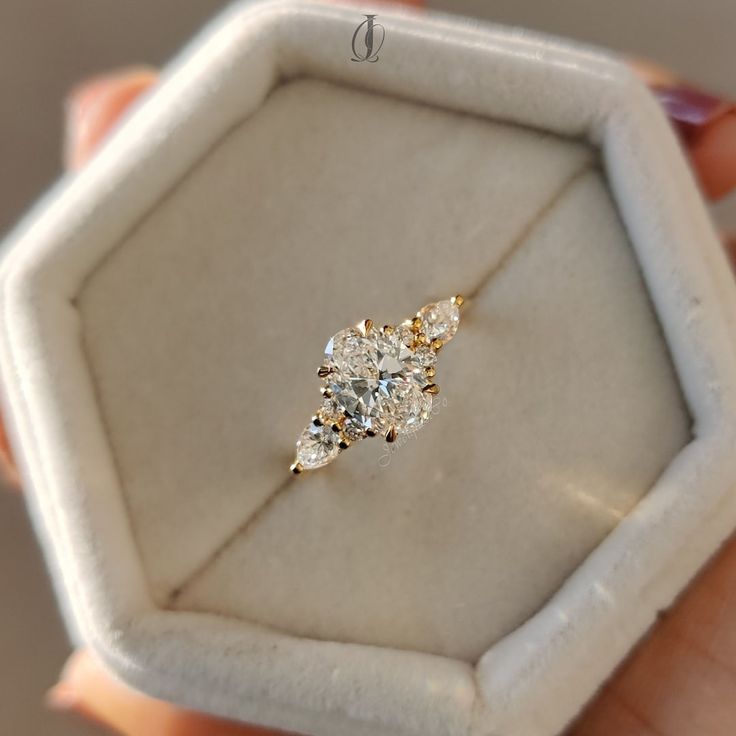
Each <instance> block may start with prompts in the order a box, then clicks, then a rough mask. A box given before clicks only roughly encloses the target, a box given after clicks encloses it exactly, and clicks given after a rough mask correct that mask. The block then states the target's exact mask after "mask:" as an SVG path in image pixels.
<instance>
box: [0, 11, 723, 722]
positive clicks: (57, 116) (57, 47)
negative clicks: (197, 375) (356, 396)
mask: <svg viewBox="0 0 736 736" xmlns="http://www.w3.org/2000/svg"><path fill="white" fill-rule="evenodd" d="M225 4H226V3H224V2H221V1H219V0H122V1H121V0H116V1H114V0H0V100H2V103H1V104H2V107H1V108H0V109H1V110H2V114H0V232H3V233H5V232H6V231H7V230H8V229H9V228H10V227H11V226H12V225H13V223H14V222H15V220H16V219H17V218H18V217H19V216H20V215H21V214H22V212H23V211H24V210H25V209H26V208H27V207H28V206H29V205H30V204H31V203H32V202H33V200H34V199H36V197H37V196H38V195H39V194H40V193H41V192H43V191H44V189H45V188H46V187H47V186H48V185H49V184H50V183H51V182H53V181H54V179H55V178H57V177H58V176H59V174H60V161H61V158H60V151H61V145H62V119H63V105H64V97H65V95H66V93H67V92H68V91H69V89H70V88H71V87H72V86H74V85H75V84H76V83H77V82H78V81H79V80H81V79H84V78H85V77H87V76H89V75H92V74H95V73H97V72H100V71H105V70H108V69H112V68H115V67H118V66H124V65H129V64H140V63H146V64H151V65H160V64H162V63H164V62H165V61H166V59H167V58H169V57H170V56H171V55H172V54H173V53H174V52H175V51H176V50H177V49H178V48H179V47H180V46H181V44H182V43H183V42H185V41H186V40H187V39H188V38H189V37H190V36H191V35H192V34H193V33H194V32H195V31H196V30H197V29H198V28H199V26H201V24H202V23H203V22H204V21H206V20H207V19H208V18H210V17H211V16H212V15H214V14H215V13H216V12H217V10H218V9H219V8H221V7H222V6H223V5H225ZM428 5H429V6H430V7H432V8H436V9H440V10H443V11H448V12H455V13H460V14H465V15H471V16H476V17H482V18H485V19H488V20H493V21H498V22H503V23H510V24H515V25H522V26H526V27H529V28H535V29H539V30H543V31H547V32H551V33H556V34H559V35H564V36H569V37H573V38H578V39H581V40H584V41H587V42H591V43H596V44H600V45H603V46H608V47H610V48H613V49H616V50H619V51H621V52H625V53H628V54H632V55H634V56H638V57H643V58H649V59H652V60H655V61H657V62H659V63H662V64H664V65H667V66H669V67H671V68H672V69H674V70H675V71H677V72H679V73H680V74H681V75H683V76H685V77H687V78H689V79H690V80H692V81H694V82H697V83H698V84H700V85H701V86H703V87H705V88H706V89H709V90H712V91H714V92H717V93H720V94H721V95H723V96H727V97H731V98H734V99H736V65H735V64H734V56H735V54H734V36H735V35H736V2H734V0H701V1H700V2H697V3H696V2H693V1H692V0H615V2H614V0H457V1H456V2H453V1H452V0H430V1H429V3H428ZM715 215H716V217H717V218H718V219H719V221H720V222H721V223H723V224H724V226H727V227H729V228H732V229H736V203H734V202H733V201H727V202H723V203H721V204H720V205H719V206H718V207H717V208H716V209H715ZM2 491H4V489H1V490H0V601H2V603H1V605H0V734H2V735H3V736H5V735H7V736H36V735H43V736H67V735H71V734H83V735H84V734H99V733H101V731H99V730H98V729H96V728H95V727H93V726H88V725H86V724H82V723H80V722H76V721H70V720H67V719H65V718H61V717H58V716H55V715H53V714H50V713H48V712H46V710H45V709H44V707H43V696H44V693H45V691H46V690H47V689H48V688H49V687H50V686H51V685H52V684H53V683H54V682H55V680H56V676H57V673H58V671H59V669H60V668H61V666H62V664H63V662H64V660H65V658H66V656H67V655H68V653H69V645H68V642H67V640H66V635H65V633H64V631H63V629H62V626H61V623H60V620H59V616H58V614H57V612H56V606H55V603H54V599H53V595H52V593H51V590H50V586H49V583H48V579H47V575H46V571H45V569H44V565H43V561H42V560H41V557H40V554H39V551H38V549H37V546H36V543H35V540H34V538H33V535H32V531H31V529H30V527H29V524H28V520H27V517H26V512H25V509H24V507H23V502H22V499H21V498H20V497H19V496H18V495H17V494H11V493H8V492H2Z"/></svg>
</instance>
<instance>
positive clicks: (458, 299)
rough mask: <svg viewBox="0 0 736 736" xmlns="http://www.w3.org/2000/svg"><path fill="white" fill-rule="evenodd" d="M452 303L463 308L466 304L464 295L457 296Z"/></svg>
mask: <svg viewBox="0 0 736 736" xmlns="http://www.w3.org/2000/svg"><path fill="white" fill-rule="evenodd" d="M450 301H451V302H452V303H453V304H455V305H456V306H458V307H462V305H463V304H465V297H464V296H463V295H462V294H456V295H455V296H454V297H452V299H450Z"/></svg>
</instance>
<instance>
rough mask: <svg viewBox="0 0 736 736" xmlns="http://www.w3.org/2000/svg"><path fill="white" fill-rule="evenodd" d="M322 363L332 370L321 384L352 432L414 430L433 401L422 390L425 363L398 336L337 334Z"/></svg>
mask: <svg viewBox="0 0 736 736" xmlns="http://www.w3.org/2000/svg"><path fill="white" fill-rule="evenodd" d="M325 360H326V364H327V366H328V367H329V368H330V369H331V371H332V372H331V373H330V375H329V376H328V378H327V381H326V385H327V387H328V388H329V389H330V390H331V391H332V401H333V402H334V403H335V406H336V409H337V410H338V411H339V412H341V413H343V414H344V415H345V417H346V419H347V421H348V422H350V423H351V424H353V425H357V428H359V429H361V430H364V431H373V432H376V433H380V432H385V431H386V430H388V429H389V428H390V427H395V428H396V429H397V430H405V429H417V428H418V427H420V426H421V425H422V424H424V422H426V421H427V419H428V418H429V415H430V411H431V408H432V397H431V395H429V394H426V393H424V392H423V391H422V388H424V386H426V385H427V383H428V379H427V376H426V372H425V366H426V363H424V362H423V357H422V355H421V354H419V353H418V352H417V351H415V350H413V349H412V348H410V347H409V346H407V345H406V344H405V342H404V337H403V336H402V333H401V332H400V331H395V332H391V333H388V332H380V331H378V330H372V331H370V332H369V333H368V334H367V335H364V334H362V333H361V332H360V331H359V330H357V329H354V328H349V329H347V330H341V331H340V332H338V333H337V334H336V335H335V336H334V337H333V338H332V339H331V340H330V341H329V343H327V347H326V348H325Z"/></svg>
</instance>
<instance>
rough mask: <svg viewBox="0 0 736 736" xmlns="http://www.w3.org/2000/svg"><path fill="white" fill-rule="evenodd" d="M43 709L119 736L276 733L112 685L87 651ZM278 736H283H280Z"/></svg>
mask: <svg viewBox="0 0 736 736" xmlns="http://www.w3.org/2000/svg"><path fill="white" fill-rule="evenodd" d="M47 702H48V705H49V706H50V707H51V708H53V709H55V710H60V711H64V712H73V713H77V714H79V715H81V716H84V717H85V718H88V719H90V720H92V721H96V722H97V723H100V724H102V725H104V726H106V727H108V728H111V729H113V730H114V731H115V732H116V733H119V734H122V735H123V736H215V734H216V735H217V736H277V732H275V731H271V730H266V729H262V728H258V727H257V726H248V725H245V724H242V723H235V722H233V721H226V720H223V719H220V718H214V717H210V716H207V715H204V714H202V713H194V712H191V711H184V710H180V709H178V708H176V707H175V706H173V705H171V704H169V703H166V702H164V701H162V700H154V699H153V698H149V697H147V696H145V695H142V694H140V693H138V692H136V691H135V690H131V689H130V688H128V687H126V686H125V685H123V684H122V683H120V682H119V681H117V680H115V679H113V678H112V677H111V676H110V675H109V674H108V673H107V672H106V671H105V670H104V669H103V667H102V666H101V665H100V664H99V662H98V661H97V660H96V659H95V658H94V656H93V655H92V654H90V653H89V651H88V650H79V651H77V652H75V653H74V654H73V655H72V656H71V657H70V659H69V661H68V662H67V665H66V667H65V668H64V672H63V674H62V679H61V682H60V683H59V684H58V685H56V687H54V689H53V690H51V691H50V692H49V694H48V696H47ZM282 736H283V735H282Z"/></svg>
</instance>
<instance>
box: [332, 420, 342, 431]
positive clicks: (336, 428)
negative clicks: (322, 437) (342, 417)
mask: <svg viewBox="0 0 736 736" xmlns="http://www.w3.org/2000/svg"><path fill="white" fill-rule="evenodd" d="M342 426H343V422H341V421H337V422H332V424H331V425H330V429H331V430H332V431H333V432H340V431H341V430H342Z"/></svg>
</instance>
